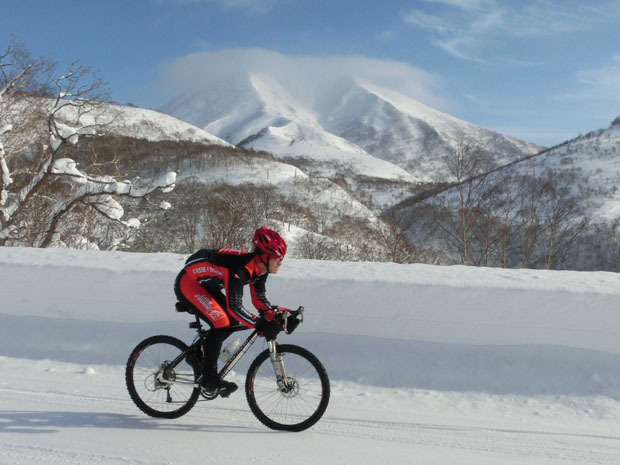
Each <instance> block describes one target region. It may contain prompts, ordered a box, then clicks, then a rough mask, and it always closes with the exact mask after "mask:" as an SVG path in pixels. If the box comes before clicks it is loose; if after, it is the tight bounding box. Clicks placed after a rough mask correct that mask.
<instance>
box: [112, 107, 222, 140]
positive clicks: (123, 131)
mask: <svg viewBox="0 0 620 465" xmlns="http://www.w3.org/2000/svg"><path fill="white" fill-rule="evenodd" d="M112 108H113V109H115V110H119V111H120V112H121V117H120V118H119V119H118V121H117V122H115V124H114V125H113V127H112V129H111V132H112V133H113V134H116V135H119V136H126V137H134V138H137V139H147V140H149V141H154V142H157V141H164V140H165V141H189V142H198V143H203V144H214V145H222V146H226V147H230V146H231V144H230V143H228V142H226V141H225V140H223V139H220V138H219V137H216V136H214V135H213V134H210V133H209V132H207V131H205V130H203V129H200V128H197V127H195V126H193V125H191V124H188V123H186V122H184V121H180V120H178V119H176V118H173V117H171V116H169V115H166V114H164V113H160V112H158V111H154V110H147V109H144V108H135V107H130V106H118V105H114V106H112Z"/></svg>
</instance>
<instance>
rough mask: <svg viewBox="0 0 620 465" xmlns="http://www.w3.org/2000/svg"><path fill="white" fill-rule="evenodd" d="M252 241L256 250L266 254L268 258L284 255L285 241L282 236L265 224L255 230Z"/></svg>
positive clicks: (282, 256)
mask: <svg viewBox="0 0 620 465" xmlns="http://www.w3.org/2000/svg"><path fill="white" fill-rule="evenodd" d="M252 243H253V244H254V247H256V248H257V249H258V250H260V251H261V252H263V253H265V254H267V257H268V258H284V256H285V255H286V242H284V239H282V236H280V235H279V234H278V233H277V232H275V231H274V230H273V229H269V228H266V227H265V226H261V227H260V228H258V229H257V230H256V232H255V233H254V239H252Z"/></svg>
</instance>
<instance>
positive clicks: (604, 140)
mask: <svg viewBox="0 0 620 465" xmlns="http://www.w3.org/2000/svg"><path fill="white" fill-rule="evenodd" d="M533 161H535V162H536V163H537V164H538V165H539V166H540V167H544V168H547V169H550V170H552V171H553V172H555V173H560V172H561V171H562V170H567V169H576V170H578V171H579V173H580V174H582V175H583V176H584V178H585V179H586V180H587V183H588V186H589V187H590V188H592V189H594V192H593V193H592V195H591V196H590V200H591V201H592V202H594V203H595V204H596V207H595V209H594V210H592V211H591V212H589V213H590V215H591V217H592V218H593V219H594V220H596V221H600V222H613V221H614V220H616V219H617V218H619V217H620V192H619V191H618V185H619V184H620V125H615V126H611V127H609V128H607V129H600V130H597V131H593V132H591V133H589V134H587V135H585V136H581V137H578V138H576V139H573V140H571V141H567V142H565V143H564V144H561V145H559V146H557V147H554V148H552V149H551V150H549V151H547V152H544V153H542V154H540V155H539V156H537V157H535V158H534V159H533ZM516 168H517V169H522V170H523V171H527V170H528V169H530V168H528V164H527V163H524V164H523V167H520V166H519V165H517V167H516Z"/></svg>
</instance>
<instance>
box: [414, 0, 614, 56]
mask: <svg viewBox="0 0 620 465" xmlns="http://www.w3.org/2000/svg"><path fill="white" fill-rule="evenodd" d="M425 1H426V3H434V4H438V5H440V6H439V7H438V8H440V9H441V8H442V7H444V8H443V9H442V11H441V16H438V15H437V14H429V13H426V12H425V11H421V10H419V9H415V10H410V11H409V12H408V13H406V14H404V15H403V20H404V21H405V22H406V23H408V24H410V25H412V26H414V27H419V28H422V29H424V30H427V31H430V33H431V34H432V36H431V42H432V43H433V44H434V45H436V46H437V47H439V48H441V49H443V50H444V51H445V52H447V53H449V54H450V55H452V56H454V57H456V58H460V59H464V60H471V61H478V62H481V61H488V59H489V57H488V56H487V55H488V54H489V51H488V50H489V48H491V47H492V46H494V45H496V46H498V47H499V48H501V44H504V43H506V44H509V43H510V41H511V40H515V39H518V40H531V39H534V40H540V39H544V38H548V37H552V36H555V35H559V34H566V33H571V32H575V31H583V30H590V29H593V28H594V27H597V26H598V25H600V24H604V23H610V22H612V21H614V20H616V19H618V18H620V8H618V1H617V0H597V1H591V2H579V1H575V0H570V1H565V0H564V1H559V0H524V1H523V2H513V1H509V0H425ZM434 11H437V8H435V9H434Z"/></svg>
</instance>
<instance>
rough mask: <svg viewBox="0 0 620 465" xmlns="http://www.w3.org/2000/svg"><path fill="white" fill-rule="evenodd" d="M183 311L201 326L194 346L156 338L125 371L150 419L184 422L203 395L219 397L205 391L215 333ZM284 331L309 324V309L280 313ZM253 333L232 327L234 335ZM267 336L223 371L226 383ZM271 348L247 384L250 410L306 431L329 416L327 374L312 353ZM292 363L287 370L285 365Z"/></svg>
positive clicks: (271, 423) (184, 308) (244, 346)
mask: <svg viewBox="0 0 620 465" xmlns="http://www.w3.org/2000/svg"><path fill="white" fill-rule="evenodd" d="M176 308H177V311H179V312H188V313H190V314H192V315H194V316H195V318H196V321H195V322H191V323H190V324H189V327H190V328H193V329H196V331H197V335H196V336H195V338H194V340H193V342H192V343H191V344H190V345H189V346H188V345H186V344H185V343H184V342H183V341H181V340H180V339H177V338H175V337H172V336H165V335H158V336H151V337H149V338H147V339H145V340H143V341H142V342H140V343H139V344H138V345H137V346H136V347H135V348H134V349H133V351H132V352H131V355H130V356H129V359H128V361H127V366H126V370H125V381H126V384H127V390H128V391H129V395H130V397H131V399H132V400H133V402H134V403H135V404H136V406H137V407H138V408H139V409H140V410H142V412H144V413H146V414H147V415H149V416H152V417H157V418H178V417H180V416H182V415H185V414H186V413H187V412H189V411H190V410H191V409H192V407H194V405H195V404H196V402H197V401H198V400H199V398H200V397H201V396H202V397H203V398H204V400H213V399H215V398H216V397H217V396H218V393H217V392H216V393H209V392H207V391H205V390H204V389H202V388H201V387H200V378H201V376H202V356H203V353H204V352H203V351H204V349H203V347H204V345H203V341H204V338H205V337H206V335H207V334H209V331H210V329H204V328H203V326H202V323H201V319H200V317H199V315H198V314H197V313H198V312H197V311H196V310H195V309H194V308H193V306H190V305H188V304H185V303H183V302H177V304H176ZM275 313H276V317H277V318H278V321H279V322H280V323H281V326H282V328H283V330H284V331H285V332H286V333H288V334H291V333H292V332H293V331H294V330H295V328H296V327H297V326H298V325H299V323H302V322H303V314H304V308H303V307H299V308H298V309H297V310H288V309H286V310H284V309H277V308H276V309H275ZM245 329H248V328H246V327H245V326H241V325H240V326H231V327H230V331H231V334H232V333H233V332H237V331H242V330H245ZM259 336H261V334H260V333H259V332H258V331H257V330H253V331H252V333H251V334H250V335H249V336H248V338H247V339H246V340H245V341H244V342H243V343H241V344H240V345H239V347H238V348H237V350H236V351H235V352H234V353H233V354H232V356H231V357H230V359H229V360H228V361H227V362H226V363H225V364H224V366H223V367H222V368H221V370H220V372H219V375H220V378H221V379H224V377H225V376H226V375H227V374H228V373H230V371H231V370H232V369H233V368H234V366H235V365H236V364H237V362H239V360H240V359H241V358H242V357H243V355H245V353H246V352H247V351H248V349H249V348H250V347H251V346H252V344H254V342H256V340H257V339H258V338H259ZM267 345H268V348H267V349H266V350H264V351H262V352H261V353H259V354H258V356H257V357H256V358H255V359H254V361H253V362H252V363H251V364H250V367H249V369H248V373H247V376H246V379H245V394H246V399H247V402H248V405H249V407H250V410H251V411H252V413H253V414H254V416H255V417H256V418H257V419H258V420H259V421H260V422H261V423H262V424H264V425H265V426H267V427H268V428H271V429H274V430H286V431H303V430H305V429H307V428H310V427H311V426H313V425H314V424H315V423H316V422H317V421H319V419H320V418H321V417H322V416H323V413H325V410H326V409H327V405H328V403H329V397H330V385H329V377H328V375H327V371H326V370H325V368H324V367H323V365H322V364H321V362H320V361H319V359H318V358H317V357H316V356H315V355H314V354H312V353H311V352H310V351H308V350H307V349H304V348H303V347H300V346H296V345H291V344H278V343H277V340H276V339H273V340H271V341H267ZM285 360H286V366H285Z"/></svg>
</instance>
